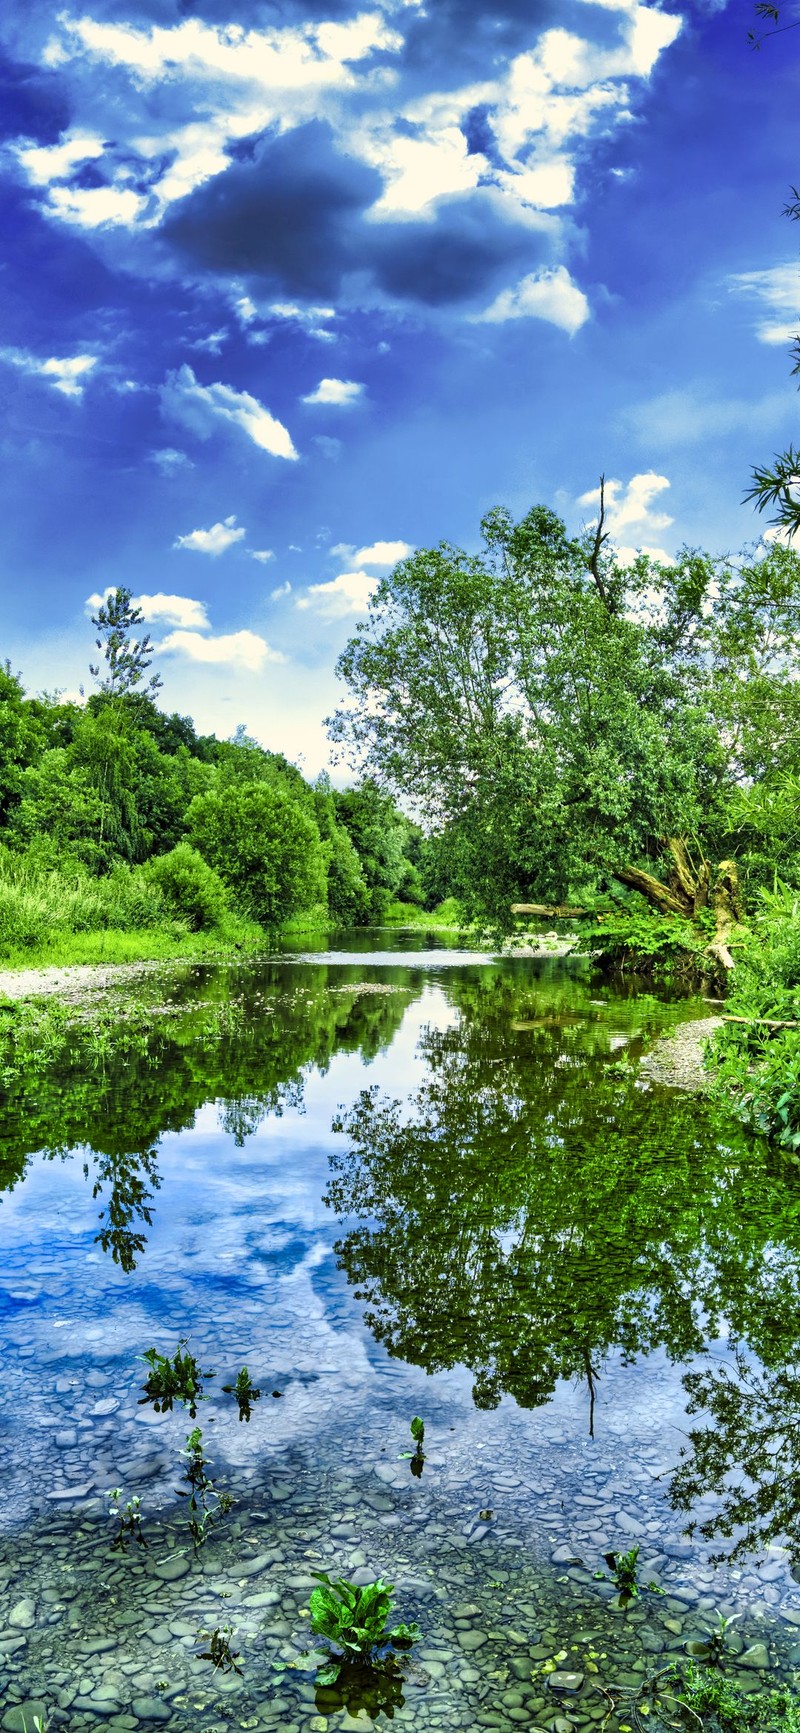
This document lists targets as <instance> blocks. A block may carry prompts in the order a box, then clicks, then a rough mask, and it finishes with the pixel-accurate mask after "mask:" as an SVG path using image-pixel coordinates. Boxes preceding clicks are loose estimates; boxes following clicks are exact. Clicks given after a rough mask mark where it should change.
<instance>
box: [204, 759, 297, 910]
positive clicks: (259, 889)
mask: <svg viewBox="0 0 800 1733" xmlns="http://www.w3.org/2000/svg"><path fill="white" fill-rule="evenodd" d="M186 822H187V826H188V829H189V834H190V837H191V839H192V841H193V842H194V843H195V845H196V847H197V848H198V849H199V850H200V853H201V854H202V855H203V856H204V858H205V859H206V860H207V861H208V863H209V865H210V866H212V867H213V868H214V869H215V871H216V872H218V873H219V875H220V878H221V879H223V880H224V881H225V883H226V884H227V885H229V886H230V887H231V889H232V890H233V891H234V892H235V893H236V895H237V897H238V898H239V899H240V901H241V903H242V906H243V908H244V909H245V910H246V911H247V912H248V913H250V914H252V915H253V917H254V918H255V920H257V921H260V922H261V924H262V926H265V927H267V928H269V929H271V930H273V931H274V930H275V929H276V928H278V927H280V926H282V925H283V922H284V921H286V920H289V918H290V917H291V916H292V915H294V914H297V913H299V911H300V910H301V909H308V908H311V907H313V905H314V904H315V903H319V902H323V903H324V901H325V856H324V852H323V847H322V843H321V840H320V834H319V830H318V828H317V826H316V824H315V822H314V820H313V818H310V817H309V816H308V815H307V814H306V813H305V812H303V811H302V809H301V807H299V806H298V804H297V801H296V800H293V799H292V796H291V795H290V794H287V793H286V791H285V790H284V789H282V788H273V787H270V786H269V784H267V783H263V782H241V783H231V784H229V785H228V786H227V787H223V788H219V789H213V790H211V791H210V792H209V793H208V794H200V795H197V796H196V798H195V799H194V800H193V801H192V804H191V806H190V807H189V811H188V813H187V815H186Z"/></svg>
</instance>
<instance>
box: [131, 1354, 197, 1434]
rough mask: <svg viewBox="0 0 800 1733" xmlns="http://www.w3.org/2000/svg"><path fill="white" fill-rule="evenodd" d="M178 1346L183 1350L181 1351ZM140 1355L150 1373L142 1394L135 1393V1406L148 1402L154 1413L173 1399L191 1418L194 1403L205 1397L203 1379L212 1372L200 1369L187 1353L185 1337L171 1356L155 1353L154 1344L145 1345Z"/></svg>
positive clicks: (194, 1412) (169, 1408)
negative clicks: (143, 1351)
mask: <svg viewBox="0 0 800 1733" xmlns="http://www.w3.org/2000/svg"><path fill="white" fill-rule="evenodd" d="M181 1348H184V1349H185V1350H186V1352H185V1353H183V1354H182V1353H181ZM141 1358H142V1359H143V1360H145V1361H146V1362H147V1364H148V1366H149V1367H150V1373H149V1375H148V1377H147V1378H146V1379H145V1382H144V1384H143V1385H142V1389H143V1390H144V1392H145V1394H144V1396H140V1397H139V1406H140V1407H142V1406H143V1404H144V1403H145V1402H152V1404H153V1407H154V1408H155V1411H156V1413H157V1414H166V1413H167V1412H169V1413H171V1412H172V1406H173V1403H174V1402H176V1401H177V1402H181V1403H182V1404H183V1406H184V1408H188V1410H189V1414H190V1415H191V1418H192V1420H194V1419H196V1416H197V1404H198V1402H202V1401H204V1399H205V1396H204V1391H203V1379H204V1378H213V1376H214V1373H213V1372H201V1370H200V1367H199V1366H198V1364H197V1361H196V1359H195V1357H194V1355H193V1354H190V1353H189V1350H188V1347H187V1344H186V1340H185V1338H184V1339H182V1340H181V1341H180V1342H179V1343H178V1347H177V1351H176V1353H175V1357H174V1359H172V1360H170V1359H168V1358H167V1356H166V1355H164V1354H159V1352H158V1350H157V1348H148V1350H147V1353H146V1354H142V1355H141Z"/></svg>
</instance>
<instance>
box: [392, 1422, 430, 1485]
mask: <svg viewBox="0 0 800 1733" xmlns="http://www.w3.org/2000/svg"><path fill="white" fill-rule="evenodd" d="M411 1436H412V1438H413V1440H414V1449H413V1450H401V1452H400V1455H399V1457H398V1461H399V1462H410V1464H411V1473H412V1474H413V1475H414V1477H415V1479H417V1480H419V1478H420V1476H421V1474H422V1470H423V1467H424V1464H425V1452H424V1450H423V1448H422V1445H423V1440H424V1438H425V1422H424V1420H420V1417H419V1415H418V1414H415V1415H414V1419H413V1420H412V1422H411Z"/></svg>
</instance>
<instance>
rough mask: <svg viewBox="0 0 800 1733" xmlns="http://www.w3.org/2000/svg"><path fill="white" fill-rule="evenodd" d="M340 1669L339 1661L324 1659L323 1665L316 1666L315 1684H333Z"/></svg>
mask: <svg viewBox="0 0 800 1733" xmlns="http://www.w3.org/2000/svg"><path fill="white" fill-rule="evenodd" d="M341 1670H342V1664H341V1661H326V1662H325V1664H324V1666H322V1667H318V1668H317V1684H318V1685H335V1684H336V1681H337V1679H338V1677H339V1674H340V1673H341Z"/></svg>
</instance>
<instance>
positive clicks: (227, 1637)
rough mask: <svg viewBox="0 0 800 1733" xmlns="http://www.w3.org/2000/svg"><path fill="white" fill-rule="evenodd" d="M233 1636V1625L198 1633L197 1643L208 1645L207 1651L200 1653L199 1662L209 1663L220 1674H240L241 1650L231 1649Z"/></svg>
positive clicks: (216, 1626) (217, 1626) (215, 1627)
mask: <svg viewBox="0 0 800 1733" xmlns="http://www.w3.org/2000/svg"><path fill="white" fill-rule="evenodd" d="M235 1635H236V1631H235V1628H234V1626H233V1625H221V1626H220V1625H215V1626H214V1629H213V1631H199V1632H198V1635H197V1640H198V1642H200V1643H207V1644H208V1648H207V1649H202V1650H201V1651H200V1659H201V1661H210V1662H211V1664H212V1666H213V1667H215V1668H216V1669H217V1671H218V1672H220V1673H241V1671H242V1669H241V1667H240V1666H239V1656H240V1653H241V1650H239V1649H232V1648H231V1643H232V1641H233V1638H234V1637H235Z"/></svg>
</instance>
